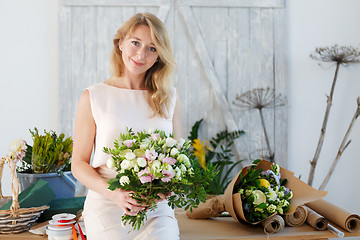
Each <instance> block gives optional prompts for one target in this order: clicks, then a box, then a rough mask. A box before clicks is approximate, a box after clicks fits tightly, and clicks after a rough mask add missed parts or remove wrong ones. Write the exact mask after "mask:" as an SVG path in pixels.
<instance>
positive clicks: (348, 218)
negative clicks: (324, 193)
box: [306, 199, 360, 232]
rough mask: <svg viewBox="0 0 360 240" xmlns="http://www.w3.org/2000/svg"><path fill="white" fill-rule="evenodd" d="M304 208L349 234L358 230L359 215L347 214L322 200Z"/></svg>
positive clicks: (310, 203)
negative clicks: (309, 209) (321, 216)
mask: <svg viewBox="0 0 360 240" xmlns="http://www.w3.org/2000/svg"><path fill="white" fill-rule="evenodd" d="M306 206H308V207H309V208H311V209H312V210H314V211H316V212H317V213H319V214H321V215H323V216H324V217H325V218H327V219H328V220H330V221H332V222H333V223H335V224H337V225H339V226H340V227H342V228H344V229H345V230H347V231H349V232H357V231H359V230H360V216H359V215H357V214H352V213H349V212H347V211H346V210H344V209H342V208H340V207H338V206H336V205H334V204H332V203H329V202H328V201H326V200H324V199H320V200H317V201H313V202H309V203H307V204H306Z"/></svg>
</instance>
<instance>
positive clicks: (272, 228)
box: [260, 215, 285, 234]
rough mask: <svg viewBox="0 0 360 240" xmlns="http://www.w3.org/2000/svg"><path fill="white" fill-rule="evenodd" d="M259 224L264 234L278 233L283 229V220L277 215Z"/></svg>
mask: <svg viewBox="0 0 360 240" xmlns="http://www.w3.org/2000/svg"><path fill="white" fill-rule="evenodd" d="M260 224H261V225H262V226H263V227H264V232H265V233H266V234H270V233H277V232H280V231H281V230H283V229H284V227H285V222H284V219H283V218H282V217H281V216H279V215H273V216H271V217H269V218H267V219H265V220H264V221H261V222H260Z"/></svg>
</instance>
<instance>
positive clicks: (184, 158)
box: [177, 154, 191, 167]
mask: <svg viewBox="0 0 360 240" xmlns="http://www.w3.org/2000/svg"><path fill="white" fill-rule="evenodd" d="M177 160H178V161H179V162H181V163H183V164H185V166H186V167H190V166H191V164H190V161H189V158H188V157H187V156H186V155H185V154H180V155H179V156H178V157H177Z"/></svg>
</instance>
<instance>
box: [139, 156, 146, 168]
mask: <svg viewBox="0 0 360 240" xmlns="http://www.w3.org/2000/svg"><path fill="white" fill-rule="evenodd" d="M137 164H138V165H139V167H146V165H147V161H146V159H145V158H142V157H139V158H138V159H137Z"/></svg>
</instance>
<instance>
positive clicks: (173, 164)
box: [104, 129, 215, 230]
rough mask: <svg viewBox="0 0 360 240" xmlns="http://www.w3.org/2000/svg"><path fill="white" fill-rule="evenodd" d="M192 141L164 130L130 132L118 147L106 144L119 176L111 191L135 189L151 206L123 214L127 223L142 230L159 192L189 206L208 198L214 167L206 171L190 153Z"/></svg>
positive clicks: (173, 203)
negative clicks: (167, 133) (109, 146)
mask: <svg viewBox="0 0 360 240" xmlns="http://www.w3.org/2000/svg"><path fill="white" fill-rule="evenodd" d="M190 146H191V142H190V141H186V140H184V139H180V140H175V139H174V138H173V136H172V135H169V136H167V135H166V134H165V132H164V131H159V130H155V131H153V132H152V131H149V132H146V131H144V130H143V131H141V132H136V133H135V132H133V131H132V129H127V132H126V133H122V134H120V137H119V138H118V139H116V140H115V141H114V148H113V149H111V148H106V147H104V152H105V153H108V154H111V158H109V160H108V161H107V166H108V167H109V168H110V169H115V170H116V172H117V175H116V177H115V178H112V179H110V180H109V181H108V184H109V187H108V189H109V190H115V189H118V188H121V189H124V190H126V191H132V192H134V194H133V195H132V198H134V199H135V200H137V201H138V202H139V203H142V204H145V205H147V206H148V207H147V208H146V209H145V210H142V211H139V212H138V214H137V215H136V216H129V215H123V216H122V221H123V223H124V224H131V226H132V227H133V230H139V229H140V227H141V225H143V224H144V221H145V220H146V218H147V217H146V213H147V211H153V210H155V209H156V201H155V199H160V197H159V195H158V194H159V193H161V194H164V195H165V196H167V195H171V196H169V197H168V199H167V200H168V204H169V206H170V207H172V208H173V209H174V208H175V207H185V209H188V208H190V209H191V208H192V207H195V206H197V205H198V204H199V203H200V202H205V201H206V196H207V194H206V190H205V189H206V186H208V185H209V182H210V181H211V180H212V179H213V177H214V175H215V171H214V167H212V166H211V167H209V168H207V169H206V170H205V171H204V170H202V169H201V167H200V165H199V164H198V161H196V159H195V157H194V156H192V155H191V154H190V152H189V148H190Z"/></svg>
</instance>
